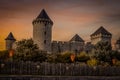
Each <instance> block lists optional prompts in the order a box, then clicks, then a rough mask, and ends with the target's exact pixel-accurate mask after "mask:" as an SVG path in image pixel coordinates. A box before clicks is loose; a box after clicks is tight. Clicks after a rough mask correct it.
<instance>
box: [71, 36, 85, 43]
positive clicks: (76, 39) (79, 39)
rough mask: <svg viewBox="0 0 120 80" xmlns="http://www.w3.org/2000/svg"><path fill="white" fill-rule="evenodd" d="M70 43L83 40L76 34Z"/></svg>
mask: <svg viewBox="0 0 120 80" xmlns="http://www.w3.org/2000/svg"><path fill="white" fill-rule="evenodd" d="M70 41H78V42H84V40H83V39H82V38H81V37H80V36H79V35H78V34H75V35H74V36H73V37H72V39H71V40H70Z"/></svg>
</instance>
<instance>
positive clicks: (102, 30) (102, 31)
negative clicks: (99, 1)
mask: <svg viewBox="0 0 120 80" xmlns="http://www.w3.org/2000/svg"><path fill="white" fill-rule="evenodd" d="M100 33H101V34H106V35H112V34H111V33H110V32H108V31H107V30H106V29H105V28H104V27H103V26H101V27H100V28H99V29H98V30H96V31H95V32H94V33H93V34H92V35H91V36H94V35H97V34H100Z"/></svg>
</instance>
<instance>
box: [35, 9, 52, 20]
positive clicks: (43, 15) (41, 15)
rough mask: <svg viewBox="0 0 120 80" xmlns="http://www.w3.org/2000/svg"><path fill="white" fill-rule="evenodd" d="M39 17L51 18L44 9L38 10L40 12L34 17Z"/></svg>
mask: <svg viewBox="0 0 120 80" xmlns="http://www.w3.org/2000/svg"><path fill="white" fill-rule="evenodd" d="M39 18H42V19H49V20H51V19H50V18H49V16H48V14H47V13H46V11H45V10H44V9H42V11H41V12H40V14H39V15H38V17H37V18H36V19H39Z"/></svg>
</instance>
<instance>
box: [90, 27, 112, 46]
mask: <svg viewBox="0 0 120 80" xmlns="http://www.w3.org/2000/svg"><path fill="white" fill-rule="evenodd" d="M111 38H112V34H111V33H110V32H108V31H107V30H106V29H105V28H104V27H102V26H101V27H100V28H99V29H98V30H96V31H95V32H94V33H93V34H92V35H91V42H92V44H93V45H95V44H96V43H98V42H99V41H107V42H110V43H111Z"/></svg>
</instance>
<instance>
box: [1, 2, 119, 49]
mask: <svg viewBox="0 0 120 80" xmlns="http://www.w3.org/2000/svg"><path fill="white" fill-rule="evenodd" d="M52 1H54V2H52ZM68 1H69V2H68ZM119 7H120V1H119V0H116V1H114V0H106V1H104V0H101V1H99V0H91V1H89V0H84V1H83V0H79V1H78V0H74V1H73V0H66V1H64V0H60V1H56V0H51V1H49V0H44V1H43V0H36V1H34V0H19V1H16V0H11V1H9V0H1V1H0V14H1V15H0V17H1V20H0V24H1V26H0V27H1V29H0V32H1V34H0V50H3V49H5V40H4V39H5V38H6V37H7V36H8V34H9V33H10V32H12V33H13V35H14V37H15V38H16V39H17V40H21V39H27V38H32V34H33V32H32V29H33V26H32V21H33V19H35V18H36V17H37V16H38V15H39V14H40V12H41V10H42V9H45V11H46V12H47V14H48V16H49V17H50V19H51V20H52V21H53V23H54V24H53V28H52V40H57V41H69V40H70V39H71V38H72V37H73V36H74V35H75V34H78V35H79V36H80V37H81V38H82V39H83V40H85V42H89V41H90V35H91V34H92V33H94V32H95V31H96V30H97V29H98V28H99V27H100V26H103V27H104V28H105V29H106V30H107V31H109V32H110V33H112V43H113V44H114V43H115V41H116V40H117V39H118V38H119V37H120V36H119V34H120V28H119V27H120V10H119ZM63 35H64V36H63Z"/></svg>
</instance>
